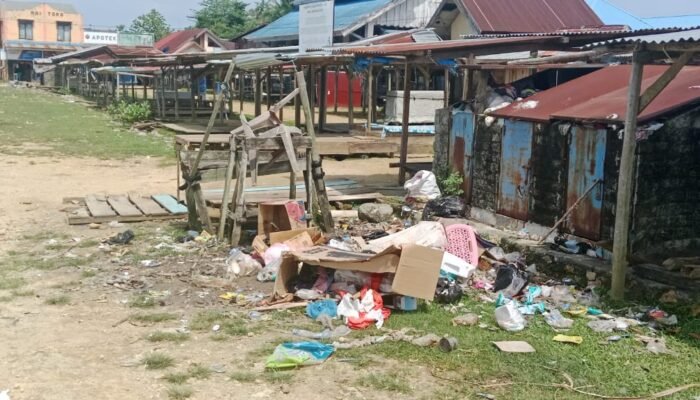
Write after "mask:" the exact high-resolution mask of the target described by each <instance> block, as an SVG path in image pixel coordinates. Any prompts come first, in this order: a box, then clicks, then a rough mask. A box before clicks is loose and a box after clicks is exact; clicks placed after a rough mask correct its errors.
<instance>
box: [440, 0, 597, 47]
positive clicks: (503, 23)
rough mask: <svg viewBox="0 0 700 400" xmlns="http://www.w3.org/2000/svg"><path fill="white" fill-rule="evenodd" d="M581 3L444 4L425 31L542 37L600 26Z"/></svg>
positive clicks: (464, 0) (501, 0)
mask: <svg viewBox="0 0 700 400" xmlns="http://www.w3.org/2000/svg"><path fill="white" fill-rule="evenodd" d="M602 25H603V22H602V21H601V20H600V19H599V18H598V16H597V15H596V14H595V13H594V12H593V10H591V9H590V7H588V5H587V4H586V2H585V1H584V0H443V2H442V4H441V5H440V7H438V9H437V11H436V12H435V14H434V15H433V17H432V19H431V20H430V22H429V24H428V27H430V28H435V30H436V32H437V33H438V34H439V35H440V36H442V37H443V38H447V39H459V38H460V37H461V36H462V35H481V34H502V33H545V32H554V31H558V30H562V29H580V28H590V27H599V26H602Z"/></svg>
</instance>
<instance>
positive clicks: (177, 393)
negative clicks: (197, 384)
mask: <svg viewBox="0 0 700 400" xmlns="http://www.w3.org/2000/svg"><path fill="white" fill-rule="evenodd" d="M193 394H194V391H192V389H191V388H189V387H187V386H179V385H178V386H170V387H169V388H168V397H169V398H170V399H171V400H184V399H189V398H190V397H192V395H193Z"/></svg>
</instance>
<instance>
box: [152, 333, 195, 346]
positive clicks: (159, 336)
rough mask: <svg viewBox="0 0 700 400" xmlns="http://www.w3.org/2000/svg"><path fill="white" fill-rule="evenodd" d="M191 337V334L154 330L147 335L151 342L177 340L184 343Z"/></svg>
mask: <svg viewBox="0 0 700 400" xmlns="http://www.w3.org/2000/svg"><path fill="white" fill-rule="evenodd" d="M189 338H190V335H188V334H186V333H180V332H161V331H158V332H153V333H151V334H150V335H148V336H146V340H148V341H149V342H175V343H182V342H184V341H186V340H188V339H189Z"/></svg>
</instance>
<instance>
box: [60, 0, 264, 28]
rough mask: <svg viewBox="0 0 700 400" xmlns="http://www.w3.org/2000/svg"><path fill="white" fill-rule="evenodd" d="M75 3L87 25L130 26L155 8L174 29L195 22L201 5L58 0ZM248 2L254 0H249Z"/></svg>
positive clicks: (189, 0)
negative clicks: (193, 20) (195, 11)
mask: <svg viewBox="0 0 700 400" xmlns="http://www.w3.org/2000/svg"><path fill="white" fill-rule="evenodd" d="M55 1H56V2H58V3H72V4H73V5H74V6H75V7H76V8H77V9H78V10H79V11H80V12H81V13H82V14H83V19H84V20H85V25H98V26H105V27H114V26H116V25H119V24H124V25H127V26H128V25H129V24H130V23H131V21H132V20H133V19H134V18H136V17H137V16H139V15H141V14H143V13H146V12H148V11H149V10H150V9H152V8H155V9H156V10H158V11H160V12H161V13H162V14H163V15H165V18H166V19H167V20H168V23H169V24H170V26H172V27H173V28H175V29H177V28H185V27H188V26H190V25H192V20H190V19H188V18H187V17H188V16H189V15H192V9H195V8H198V6H199V2H200V0H55ZM246 2H247V3H251V2H253V1H251V0H246Z"/></svg>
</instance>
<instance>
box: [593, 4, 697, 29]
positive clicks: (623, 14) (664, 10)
mask: <svg viewBox="0 0 700 400" xmlns="http://www.w3.org/2000/svg"><path fill="white" fill-rule="evenodd" d="M586 3H588V6H589V7H590V8H591V9H592V10H593V11H594V12H595V13H596V14H597V15H598V17H599V18H600V19H601V20H602V21H603V22H604V23H605V24H606V25H627V26H629V27H630V28H632V29H635V30H637V29H656V28H691V27H696V26H700V1H697V0H664V1H658V0H586Z"/></svg>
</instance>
